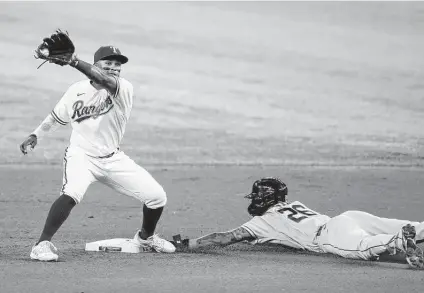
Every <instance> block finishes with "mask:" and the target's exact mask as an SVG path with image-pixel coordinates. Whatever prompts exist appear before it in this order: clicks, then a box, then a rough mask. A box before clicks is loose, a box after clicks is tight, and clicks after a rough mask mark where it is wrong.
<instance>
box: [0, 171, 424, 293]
mask: <svg viewBox="0 0 424 293" xmlns="http://www.w3.org/2000/svg"><path fill="white" fill-rule="evenodd" d="M147 168H148V169H149V170H150V171H151V172H152V174H153V175H154V176H155V177H156V178H157V179H158V180H159V182H161V183H162V184H163V185H164V187H165V189H166V190H167V191H168V197H169V202H168V205H167V208H166V210H165V212H164V216H163V218H162V219H161V221H160V227H158V232H159V233H161V234H162V235H163V236H165V237H167V238H170V237H171V236H172V235H174V234H176V233H181V234H183V235H185V236H199V235H202V234H206V233H209V232H212V231H217V230H227V229H230V228H233V227H236V226H238V225H240V224H242V223H243V222H245V221H247V220H248V219H249V215H248V214H247V212H246V207H247V202H246V200H244V199H243V197H242V194H243V193H246V192H248V191H249V190H248V189H249V188H248V187H249V185H250V183H251V182H252V180H253V179H254V178H258V177H260V176H263V175H278V176H280V177H281V178H284V180H285V181H286V182H287V184H288V186H289V194H290V199H293V200H294V199H297V200H300V201H302V202H304V203H307V204H308V206H310V207H311V208H314V209H316V210H318V211H322V212H323V213H326V214H328V215H330V216H332V215H336V214H338V213H340V212H342V211H344V210H347V209H360V210H364V211H368V212H372V213H374V214H376V215H380V216H385V217H395V218H402V219H403V218H406V219H411V220H422V183H420V181H421V182H422V179H423V176H424V171H423V170H417V169H402V168H398V169H396V168H395V169H387V168H381V169H361V168H330V169H329V168H312V167H290V166H278V167H275V166H274V167H266V166H262V167H231V166H221V167H173V168H163V167H154V166H150V167H147ZM0 174H1V176H0V178H1V179H0V186H1V187H0V201H1V203H2V204H1V207H0V208H1V214H2V218H1V229H2V241H1V244H0V245H1V252H0V266H1V271H2V274H1V280H0V284H1V285H0V291H1V292H29V291H31V292H34V293H35V292H117V291H123V292H134V291H144V292H170V291H174V290H186V291H190V292H258V291H260V290H266V291H267V292H303V291H305V292H365V291H369V290H370V288H373V289H372V292H398V291H399V290H402V291H406V292H421V291H422V282H423V279H424V275H423V272H422V271H413V270H410V269H408V268H407V265H406V264H405V263H400V262H399V261H396V262H365V261H352V260H345V259H341V258H338V257H334V256H322V255H319V256H317V255H314V254H310V253H301V252H296V251H289V250H286V249H284V248H278V247H271V246H265V247H259V246H251V245H247V244H240V245H234V246H231V247H228V248H226V249H214V250H210V251H203V252H201V253H177V254H174V255H162V254H152V253H143V254H137V255H132V254H123V253H94V252H93V253H87V252H85V251H84V245H85V243H86V242H90V241H96V240H101V239H108V238H115V237H132V236H133V234H134V233H135V230H136V229H137V228H138V227H139V225H140V216H141V206H140V204H139V203H138V202H137V201H135V200H133V199H132V198H127V197H125V196H122V195H117V194H115V193H114V192H113V191H111V190H110V189H108V188H106V187H104V186H102V185H95V186H92V187H90V189H89V191H88V193H87V196H86V197H85V198H84V201H83V202H82V203H81V204H80V205H79V206H77V207H76V208H75V209H74V211H73V212H72V214H71V216H70V218H69V219H68V221H67V222H66V223H65V225H64V226H63V227H62V229H61V230H60V231H59V232H58V234H57V236H56V237H55V238H54V243H55V244H56V245H57V247H58V248H59V250H60V261H59V262H58V263H39V262H34V261H31V260H30V259H29V252H30V249H31V245H32V244H33V243H34V241H36V239H37V237H38V236H39V233H40V231H41V229H42V225H43V223H44V220H45V217H46V214H47V211H48V209H49V207H50V204H51V203H52V201H53V200H54V199H55V198H56V197H57V195H56V194H57V190H58V189H59V187H60V184H61V172H60V169H58V168H30V169H26V170H24V169H21V168H10V167H3V168H1V173H0Z"/></svg>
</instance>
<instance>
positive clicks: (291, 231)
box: [242, 201, 330, 252]
mask: <svg viewBox="0 0 424 293" xmlns="http://www.w3.org/2000/svg"><path fill="white" fill-rule="evenodd" d="M328 220H330V217H328V216H326V215H322V214H320V213H318V212H316V211H314V210H311V209H309V208H308V207H307V206H306V205H304V204H302V203H301V202H299V201H295V202H292V203H278V204H276V205H275V206H273V207H271V208H270V209H268V211H266V212H265V214H263V215H262V216H256V217H254V218H253V219H252V220H250V221H249V222H247V223H245V224H243V225H242V227H243V228H245V229H246V230H247V231H248V232H249V233H250V234H251V235H252V236H253V237H255V238H256V240H254V241H253V243H275V244H281V245H285V246H289V247H292V248H297V249H306V250H310V251H315V252H321V250H320V249H319V247H318V246H317V245H316V244H315V243H314V238H315V236H316V233H317V231H318V229H319V227H320V226H322V225H324V224H325V223H327V221H328Z"/></svg>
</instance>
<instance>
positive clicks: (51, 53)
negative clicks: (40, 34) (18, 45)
mask: <svg viewBox="0 0 424 293" xmlns="http://www.w3.org/2000/svg"><path fill="white" fill-rule="evenodd" d="M74 52H75V46H74V43H73V42H72V40H71V39H70V38H69V34H68V32H63V31H61V30H56V32H55V33H54V34H52V35H51V36H50V37H48V38H44V39H43V43H41V44H40V45H39V46H38V47H37V49H36V50H35V55H34V57H35V58H36V59H43V60H45V61H44V62H43V63H42V64H40V66H38V68H40V67H41V66H42V65H43V64H44V63H46V62H50V63H55V64H57V65H60V66H64V65H68V64H70V63H71V61H72V60H73V57H74Z"/></svg>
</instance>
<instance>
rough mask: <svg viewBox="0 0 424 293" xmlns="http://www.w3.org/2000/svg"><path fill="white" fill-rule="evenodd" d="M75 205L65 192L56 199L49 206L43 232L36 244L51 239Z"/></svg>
mask: <svg viewBox="0 0 424 293" xmlns="http://www.w3.org/2000/svg"><path fill="white" fill-rule="evenodd" d="M75 205H76V203H75V200H74V199H73V198H71V197H70V196H68V195H65V194H63V195H61V196H60V197H59V198H58V199H56V201H55V202H54V203H53V204H52V207H51V208H50V211H49V214H48V215H47V219H46V223H45V224H44V229H43V232H42V234H41V236H40V239H39V240H38V242H37V243H36V244H38V243H40V242H42V241H45V240H47V241H51V240H52V238H53V236H54V234H56V232H57V230H59V228H60V226H62V224H63V222H65V220H66V219H67V218H68V216H69V214H70V213H71V210H72V208H73V207H74V206H75Z"/></svg>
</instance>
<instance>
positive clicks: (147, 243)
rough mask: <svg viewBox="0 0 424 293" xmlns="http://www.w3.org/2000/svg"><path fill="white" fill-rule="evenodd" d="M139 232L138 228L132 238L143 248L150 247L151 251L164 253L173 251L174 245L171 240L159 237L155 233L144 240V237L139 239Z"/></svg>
mask: <svg viewBox="0 0 424 293" xmlns="http://www.w3.org/2000/svg"><path fill="white" fill-rule="evenodd" d="M139 232H140V230H138V231H137V233H135V236H134V240H135V241H137V242H138V243H139V244H140V246H141V247H142V248H143V250H146V249H148V248H151V249H152V250H153V251H156V252H164V253H173V252H175V246H174V245H173V244H172V243H171V242H169V241H167V240H165V239H162V238H160V237H159V236H158V235H156V234H154V235H152V236H150V237H148V238H147V239H146V240H144V239H141V237H140V235H139Z"/></svg>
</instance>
